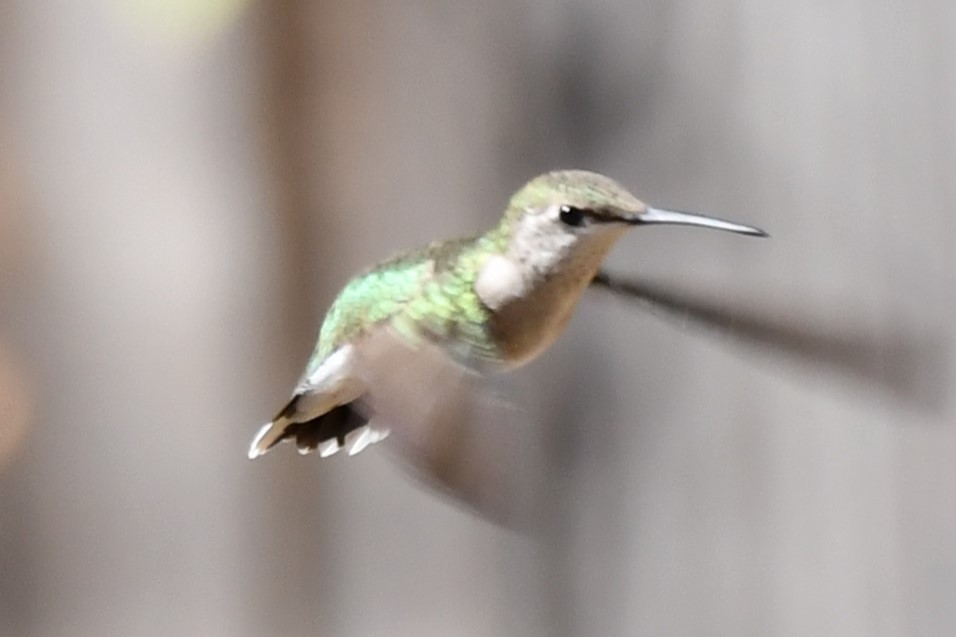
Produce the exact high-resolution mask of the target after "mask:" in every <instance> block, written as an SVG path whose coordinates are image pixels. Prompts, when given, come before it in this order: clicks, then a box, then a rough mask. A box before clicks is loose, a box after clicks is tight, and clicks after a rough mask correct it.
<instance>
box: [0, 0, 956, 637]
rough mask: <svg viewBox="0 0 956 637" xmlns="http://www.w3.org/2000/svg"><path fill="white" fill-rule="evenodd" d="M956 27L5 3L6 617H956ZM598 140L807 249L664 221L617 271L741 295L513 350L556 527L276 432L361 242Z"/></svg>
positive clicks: (215, 624)
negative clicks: (953, 391) (255, 438)
mask: <svg viewBox="0 0 956 637" xmlns="http://www.w3.org/2000/svg"><path fill="white" fill-rule="evenodd" d="M954 35H956V5H954V4H953V3H951V2H945V1H944V0H916V1H912V0H907V1H905V2H904V1H903V0H895V1H890V2H884V3H873V2H862V1H860V0H831V1H830V2H826V3H820V2H809V1H806V0H804V1H802V2H801V1H798V2H792V3H789V4H784V3H772V4H768V3H765V2H758V1H756V0H736V1H734V2H725V3H720V2H671V1H666V0H655V1H651V2H642V3H633V2H626V1H625V0H602V1H600V2H563V3H551V2H543V1H541V0H527V1H521V2H497V1H492V2H486V3H471V4H468V3H439V2H415V3H412V2H402V3H394V2H393V3H386V2H383V1H380V2H363V1H358V2H356V1H353V2H345V1H330V2H320V3H314V2H306V1H305V0H273V1H265V0H262V1H258V2H253V1H251V0H250V1H248V2H242V1H241V0H192V1H186V0H176V1H167V2H162V1H160V0H137V1H135V2H134V1H127V2H124V1H123V0H86V1H82V2H73V1H69V0H29V1H27V0H6V1H3V2H0V69H2V72H0V308H3V309H2V312H0V511H2V514H0V635H13V636H34V635H36V636H41V635H42V636H46V635H51V636H52V635H69V636H86V635H91V636H92V635H95V636H98V635H135V636H152V635H157V636H159V635H162V636H167V635H177V636H180V635H203V636H205V635H223V636H226V635H228V636H232V635H250V636H253V635H277V636H285V635H289V636H297V635H336V636H338V635H356V636H358V635H361V636H366V635H406V634H407V635H418V636H427V635H569V636H570V635H642V634H646V635H734V636H739V635H755V636H756V635H760V636H764V635H794V636H796V635H800V636H802V635H840V636H857V635H859V636H864V635H865V636H874V635H903V636H910V635H941V636H942V635H952V634H954V631H956V479H954V477H956V427H954V422H953V421H954V412H956V410H954V406H953V401H952V399H951V398H950V390H949V387H950V385H951V383H952V382H953V377H952V375H951V373H950V372H951V368H952V361H951V354H952V346H953V339H954V329H956V328H954V327H953V325H954V324H956V321H954V318H956V316H954V313H956V275H954V266H956V259H954V257H953V247H954V238H956V216H954V215H953V210H954V209H956V180H954V174H956V116H954V113H956V37H954ZM572 166H573V167H579V168H589V169H593V170H598V171H601V172H606V173H608V174H610V175H612V176H614V177H615V178H617V179H619V180H620V181H622V182H623V183H625V184H627V185H629V186H631V187H633V188H634V190H635V191H636V192H637V193H638V194H639V195H640V196H642V197H643V198H645V199H646V200H648V201H650V202H653V203H656V204H659V205H665V206H670V207H674V208H678V209H689V210H698V211H702V212H711V213H714V214H720V215H722V216H726V217H729V218H732V219H736V220H739V221H743V222H752V223H755V224H757V225H761V226H763V227H765V228H766V229H768V230H769V231H770V232H771V233H772V234H773V239H772V240H770V241H765V242H759V241H750V240H745V239H741V238H740V237H735V236H731V235H722V234H719V233H708V232H698V231H692V230H686V229H685V230H676V229H648V230H646V231H645V230H642V231H639V232H635V233H633V234H632V235H631V236H629V237H627V238H626V239H624V240H623V241H622V243H621V244H620V245H619V247H618V248H617V250H616V251H615V253H614V254H613V256H612V258H611V259H610V262H609V267H610V268H611V269H612V270H613V271H614V272H617V273H621V274H623V275H641V276H643V277H646V279H647V280H648V281H651V282H653V283H654V284H655V285H659V286H660V287H661V289H663V290H665V291H667V290H676V291H677V292H678V293H680V294H682V295H684V296H685V297H686V299H687V300H688V302H687V304H688V306H691V305H693V303H692V301H693V302H697V301H700V302H701V303H703V304H704V305H706V306H707V307H708V308H709V309H707V310H706V311H704V312H703V313H702V315H703V316H704V317H705V319H706V320H708V321H709V322H715V321H716V322H718V323H719V322H721V321H723V324H722V327H720V328H719V329H717V330H713V329H703V330H699V329H695V327H694V325H695V321H694V317H695V315H694V313H693V312H690V311H688V313H687V314H686V315H681V316H678V317H677V318H674V317H667V316H664V317H661V316H655V315H654V313H648V312H644V311H638V310H636V309H635V308H634V307H631V306H629V305H628V303H627V302H626V301H621V300H618V299H614V298H611V297H609V296H608V295H605V294H600V293H593V294H591V295H590V296H589V298H588V299H586V301H585V303H584V304H582V307H581V308H580V310H579V312H578V315H577V317H576V319H575V321H574V322H573V324H572V326H571V328H570V330H569V333H568V334H567V335H566V338H564V339H563V340H562V341H560V343H559V345H558V346H557V347H556V348H555V349H554V350H553V351H551V352H549V353H548V354H546V356H545V357H544V358H542V359H541V360H539V361H538V362H537V363H535V364H533V365H532V366H531V367H530V368H528V369H527V370H524V371H522V372H520V373H518V374H517V375H516V376H515V378H514V379H513V384H514V387H515V388H516V389H515V393H516V395H517V396H519V397H520V400H521V402H522V407H523V408H524V409H526V410H527V421H528V426H529V428H531V429H530V430H531V431H536V432H538V434H536V435H535V436H531V437H530V438H529V439H530V440H537V444H538V445H539V446H540V453H541V456H542V458H543V459H544V462H543V465H545V466H546V467H548V469H547V471H548V472H547V474H546V475H547V477H548V484H549V486H550V488H549V489H546V490H545V492H544V493H545V494H546V495H544V496H543V497H546V499H547V501H546V502H544V503H543V506H542V511H543V513H542V519H541V520H540V527H541V528H542V529H543V530H544V532H543V533H542V534H541V535H540V537H538V538H537V539H532V538H529V537H524V536H521V535H517V534H514V533H511V532H509V531H506V530H503V529H501V528H498V527H496V526H494V525H491V524H489V523H487V522H485V521H482V520H481V519H479V518H476V517H475V516H473V515H471V514H469V513H468V512H465V511H463V510H462V509H461V508H460V507H458V506H455V505H453V504H450V503H449V502H448V501H447V500H446V499H443V498H441V497H437V496H436V495H435V494H434V493H431V492H429V491H427V490H423V489H421V488H420V487H419V486H418V485H417V484H415V482H414V481H412V480H409V479H408V478H407V476H406V475H405V473H404V472H403V471H401V470H400V469H399V468H398V467H396V465H395V463H394V462H391V461H390V460H389V458H388V456H387V454H386V453H380V449H378V448H374V449H372V450H370V451H368V452H366V453H363V454H361V455H359V456H357V457H355V458H351V459H346V458H339V457H336V458H333V459H330V460H328V461H324V462H320V461H318V459H313V458H311V457H310V458H308V459H303V458H300V457H298V456H297V455H296V454H294V453H291V452H289V450H288V449H283V450H282V453H275V454H270V456H268V457H267V458H265V459H263V460H261V461H257V462H255V463H250V462H248V461H247V460H246V459H245V449H246V445H247V443H248V441H249V437H250V436H251V435H252V433H254V431H255V430H256V428H257V427H258V425H260V424H261V423H262V422H263V421H264V420H265V419H267V418H268V417H269V416H270V415H272V412H273V411H274V409H275V408H276V407H277V406H278V405H279V404H280V402H281V401H282V400H283V399H284V398H285V397H286V395H287V392H288V390H289V388H290V387H291V384H292V383H293V382H294V380H295V378H296V376H297V374H298V373H299V371H300V369H301V366H302V364H303V363H304V361H305V357H306V356H307V355H308V352H309V350H310V348H311V345H312V341H313V338H314V336H315V332H316V330H317V327H318V324H319V321H320V320H321V317H322V315H323V312H324V310H325V308H326V307H327V305H328V303H329V302H330V300H331V299H332V297H333V296H334V294H335V293H336V291H337V290H338V289H339V287H340V286H341V285H342V284H343V283H344V282H345V280H346V279H347V277H348V276H349V275H350V274H351V273H353V272H354V271H356V270H357V269H359V268H361V267H364V266H365V265H367V264H369V263H371V262H373V261H375V260H376V259H379V258H382V257H383V256H386V255H388V254H390V253H392V252H394V251H396V250H399V249H403V248H407V247H411V246H415V245H418V244H421V243H424V242H426V241H429V240H431V239H433V238H438V237H453V236H459V235H464V234H469V233H473V232H476V231H479V230H481V229H483V228H486V227H488V226H489V225H490V224H492V223H493V222H494V220H495V219H496V217H497V216H498V214H499V212H500V210H501V209H502V207H503V205H504V202H505V200H506V198H507V196H508V195H509V194H510V192H511V191H512V190H514V189H515V188H517V187H518V186H519V185H520V184H521V183H523V182H524V181H525V180H526V179H527V178H529V177H531V176H533V175H534V174H537V173H539V172H542V171H544V170H547V169H551V168H557V167H572ZM714 308H717V309H716V310H715V309H714ZM698 314H700V313H698ZM754 317H756V320H752V319H754ZM661 318H663V319H664V320H661Z"/></svg>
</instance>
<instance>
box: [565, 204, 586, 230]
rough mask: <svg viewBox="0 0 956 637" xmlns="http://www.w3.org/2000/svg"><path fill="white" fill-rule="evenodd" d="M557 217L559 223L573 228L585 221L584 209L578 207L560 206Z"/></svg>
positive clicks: (578, 226)
mask: <svg viewBox="0 0 956 637" xmlns="http://www.w3.org/2000/svg"><path fill="white" fill-rule="evenodd" d="M559 218H560V219H561V223H564V224H565V225H568V226H572V227H574V228H580V227H581V226H583V225H584V221H585V217H584V211H583V210H581V209H580V208H572V207H571V206H561V213H560V217H559Z"/></svg>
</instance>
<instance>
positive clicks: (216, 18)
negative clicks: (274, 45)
mask: <svg viewBox="0 0 956 637" xmlns="http://www.w3.org/2000/svg"><path fill="white" fill-rule="evenodd" d="M111 2H112V4H113V5H114V6H115V7H116V9H117V11H118V13H119V15H120V16H121V18H122V19H123V20H124V21H125V22H127V24H128V25H129V26H130V27H132V28H134V29H136V30H137V31H140V32H144V35H148V36H150V37H151V38H156V39H160V40H163V41H165V42H167V43H170V44H186V45H189V44H197V43H201V42H204V41H206V40H209V39H210V38H213V37H215V36H216V35H218V34H219V33H220V32H222V31H223V30H225V29H226V28H227V27H228V26H229V25H230V24H232V22H233V21H234V20H235V18H236V17H237V16H238V15H239V13H240V12H241V10H242V9H243V8H244V7H245V6H246V5H247V4H249V0H111Z"/></svg>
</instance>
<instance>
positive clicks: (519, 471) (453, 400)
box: [356, 328, 534, 527]
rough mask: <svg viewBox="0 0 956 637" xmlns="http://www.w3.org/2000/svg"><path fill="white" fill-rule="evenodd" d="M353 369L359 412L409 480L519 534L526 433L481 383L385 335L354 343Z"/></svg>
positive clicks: (432, 349) (427, 347)
mask: <svg viewBox="0 0 956 637" xmlns="http://www.w3.org/2000/svg"><path fill="white" fill-rule="evenodd" d="M356 369H357V373H358V374H359V375H360V376H361V377H362V379H363V381H364V383H365V385H366V387H368V392H367V394H366V395H365V397H364V398H363V399H362V401H363V402H364V403H365V409H366V410H367V412H368V413H369V414H370V417H371V420H372V422H377V424H378V426H386V427H388V428H389V429H390V430H391V436H390V438H389V441H388V446H390V447H392V448H394V449H396V450H397V452H398V455H399V457H400V459H401V460H402V461H403V463H404V464H405V465H406V467H407V468H408V469H410V470H411V472H412V473H413V475H415V476H416V477H418V478H419V479H421V480H422V481H423V482H425V483H426V484H427V485H429V486H430V487H432V488H436V489H438V490H440V491H442V492H444V493H446V494H448V495H449V496H451V497H453V498H454V499H456V500H457V501H459V502H461V503H464V504H466V505H467V506H468V507H469V508H471V509H472V510H473V511H475V512H477V513H478V514H480V515H481V516H482V517H485V518H487V519H490V520H493V521H495V522H497V523H499V524H504V525H506V526H511V527H520V526H523V522H522V520H521V519H520V518H521V514H522V513H523V512H524V511H527V510H528V507H529V504H530V498H531V491H532V488H531V485H532V484H533V479H532V478H533V477H534V476H533V475H532V474H533V470H532V469H531V467H533V466H534V463H533V462H531V461H530V460H531V457H530V456H531V455H532V453H533V449H531V448H529V446H528V445H527V444H524V443H523V442H522V440H523V439H524V438H525V434H526V432H527V430H528V428H527V427H522V424H521V423H520V420H521V419H520V417H519V412H518V410H516V409H514V408H513V407H511V406H510V405H509V404H508V403H507V402H506V401H504V400H502V399H501V398H496V397H495V396H494V393H493V392H492V391H491V389H490V386H489V382H488V380H487V378H486V377H483V376H480V375H478V374H476V373H475V372H473V371H471V370H469V369H467V368H465V367H463V366H462V365H460V364H458V363H456V362H455V361H454V360H452V359H451V358H450V357H449V356H447V355H446V354H445V353H444V352H443V351H442V350H441V348H439V347H438V346H436V345H434V344H431V343H418V344H412V343H409V342H408V341H406V340H405V339H403V338H401V337H400V336H399V335H398V334H396V333H395V332H394V331H393V330H391V329H389V328H385V329H381V330H375V331H374V333H370V334H368V335H367V337H366V338H364V339H363V340H362V341H361V342H360V343H359V345H358V347H357V350H356Z"/></svg>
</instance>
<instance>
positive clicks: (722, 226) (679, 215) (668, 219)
mask: <svg viewBox="0 0 956 637" xmlns="http://www.w3.org/2000/svg"><path fill="white" fill-rule="evenodd" d="M632 223H634V224H635V225H644V224H648V225H650V224H676V225H683V226H700V227H702V228H713V229H715V230H726V231H728V232H736V233H738V234H749V235H751V236H754V237H766V236H769V235H768V234H767V233H766V232H764V231H763V230H761V229H760V228H755V227H753V226H744V225H741V224H739V223H733V222H732V221H724V220H723V219H717V218H716V217H708V216H707V215H699V214H695V213H692V212H678V211H676V210H662V209H660V208H650V207H648V209H647V210H645V211H644V212H642V213H641V214H639V215H637V216H635V217H634V219H633V221H632Z"/></svg>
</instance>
